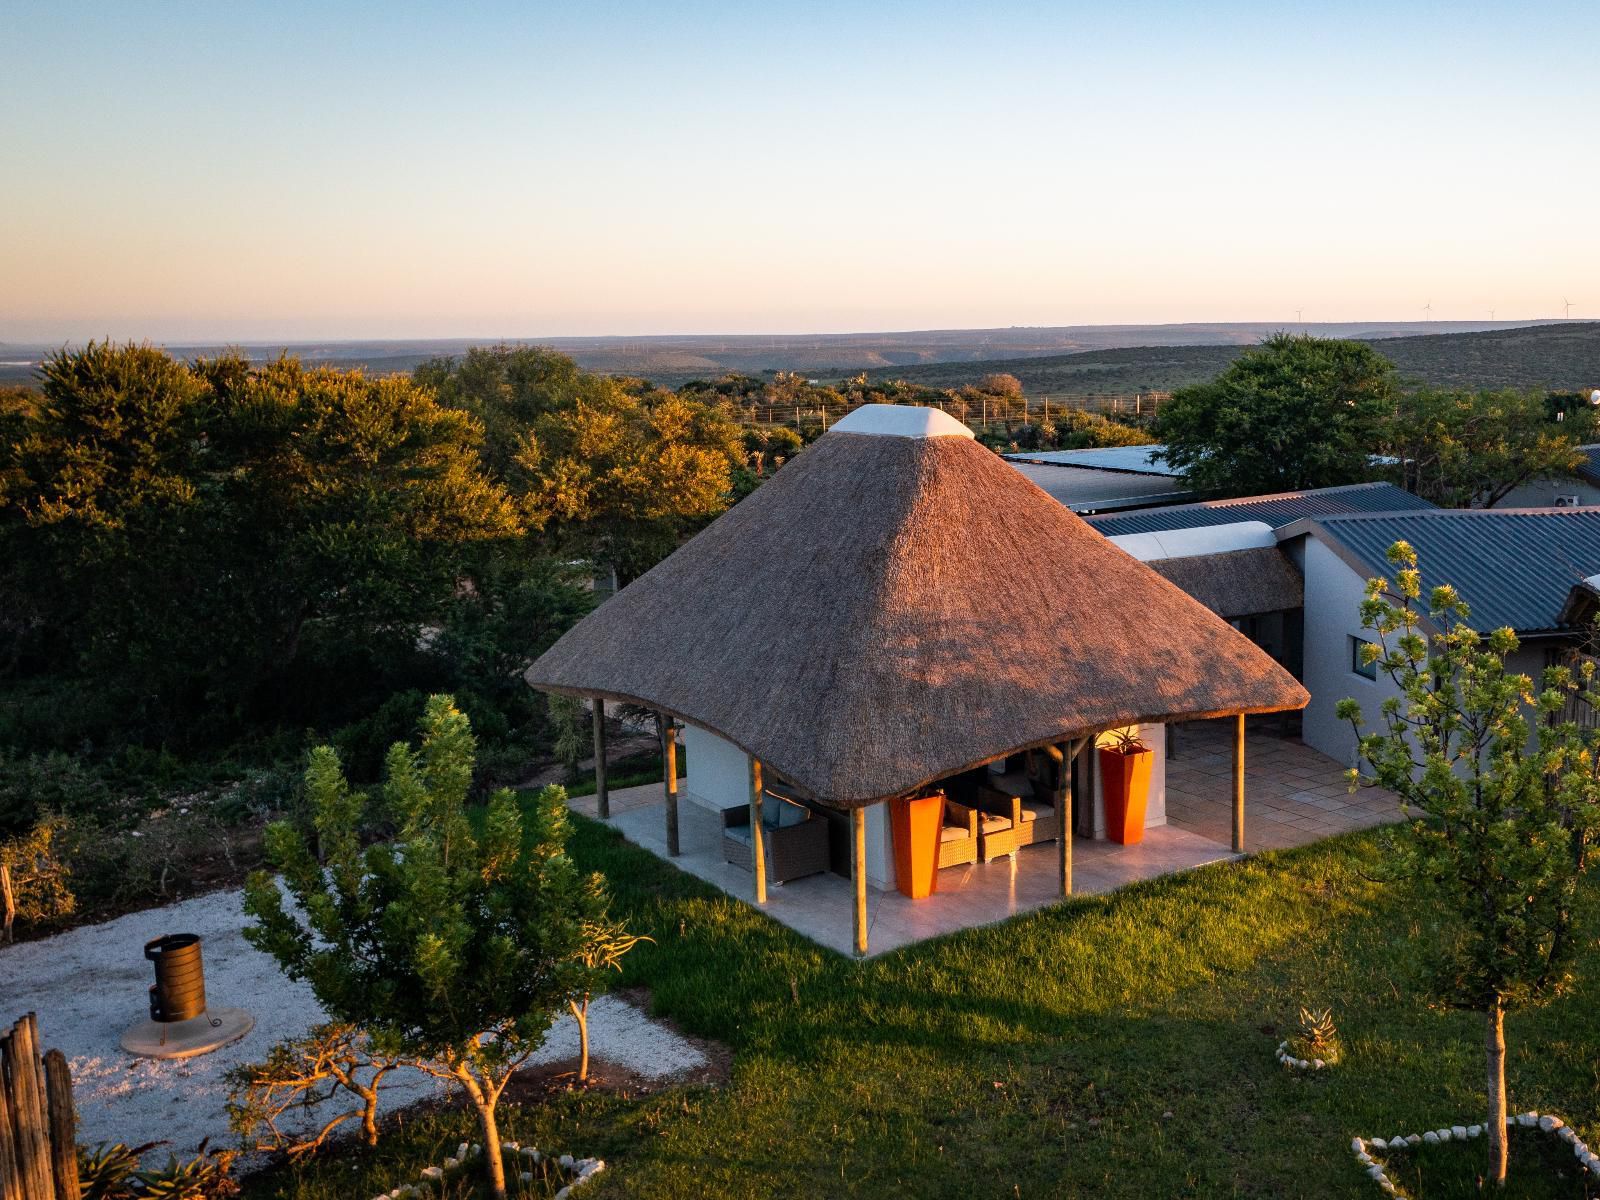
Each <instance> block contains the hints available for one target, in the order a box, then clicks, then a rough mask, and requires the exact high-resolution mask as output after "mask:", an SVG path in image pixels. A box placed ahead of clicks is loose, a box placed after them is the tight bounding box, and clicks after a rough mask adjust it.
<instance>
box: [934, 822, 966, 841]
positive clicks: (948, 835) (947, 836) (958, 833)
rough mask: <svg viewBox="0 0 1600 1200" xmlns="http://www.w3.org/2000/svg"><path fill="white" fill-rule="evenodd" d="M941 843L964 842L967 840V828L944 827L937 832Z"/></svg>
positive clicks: (958, 826) (959, 826)
mask: <svg viewBox="0 0 1600 1200" xmlns="http://www.w3.org/2000/svg"><path fill="white" fill-rule="evenodd" d="M939 840H940V841H941V842H964V841H966V840H967V827H966V826H965V825H946V826H945V827H944V828H942V829H940V830H939Z"/></svg>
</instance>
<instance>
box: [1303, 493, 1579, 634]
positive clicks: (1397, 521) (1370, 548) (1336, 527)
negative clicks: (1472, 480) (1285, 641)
mask: <svg viewBox="0 0 1600 1200" xmlns="http://www.w3.org/2000/svg"><path fill="white" fill-rule="evenodd" d="M1319 530H1320V531H1321V533H1322V535H1324V536H1325V537H1326V538H1327V539H1328V540H1329V541H1330V543H1331V544H1332V545H1333V548H1334V550H1335V551H1336V552H1339V553H1340V556H1341V557H1342V558H1344V560H1345V561H1346V562H1348V563H1349V564H1350V566H1351V567H1352V568H1354V569H1355V570H1357V571H1359V572H1360V573H1361V574H1362V575H1364V576H1366V577H1367V578H1372V577H1374V576H1378V575H1388V574H1389V573H1390V566H1389V560H1388V550H1389V547H1390V546H1392V545H1393V544H1394V543H1395V542H1399V541H1405V542H1409V543H1410V544H1411V546H1412V548H1413V549H1415V550H1416V552H1417V565H1418V566H1419V567H1420V568H1421V569H1422V586H1423V595H1424V596H1426V595H1427V593H1428V591H1429V590H1430V589H1431V588H1433V587H1436V586H1438V585H1439V584H1443V583H1448V584H1452V585H1453V586H1454V587H1455V589H1456V590H1457V591H1458V592H1460V593H1461V597H1462V599H1464V600H1465V601H1466V602H1467V604H1468V606H1469V607H1470V608H1471V610H1472V617H1471V622H1472V625H1473V627H1474V628H1477V629H1483V630H1487V629H1498V628H1500V627H1501V626H1505V625H1509V626H1510V627H1511V628H1512V629H1514V630H1516V631H1517V632H1518V633H1519V634H1539V633H1553V632H1560V631H1561V629H1562V625H1561V610H1562V607H1563V606H1564V605H1565V603H1566V601H1567V597H1568V594H1569V593H1570V592H1571V591H1572V587H1573V585H1574V584H1576V583H1579V582H1580V581H1582V580H1583V579H1585V578H1587V577H1589V576H1591V575H1595V574H1597V573H1600V507H1592V508H1523V509H1503V510H1497V509H1477V508H1475V509H1443V508H1440V509H1434V510H1432V511H1431V512H1400V513H1373V514H1347V515H1344V516H1334V517H1321V518H1316V519H1313V520H1307V521H1302V522H1298V523H1296V524H1295V525H1291V526H1289V527H1288V528H1286V529H1283V530H1281V531H1280V532H1279V535H1278V536H1279V537H1280V538H1290V537H1295V536H1298V535H1300V534H1302V533H1311V534H1313V535H1315V534H1316V533H1317V531H1319Z"/></svg>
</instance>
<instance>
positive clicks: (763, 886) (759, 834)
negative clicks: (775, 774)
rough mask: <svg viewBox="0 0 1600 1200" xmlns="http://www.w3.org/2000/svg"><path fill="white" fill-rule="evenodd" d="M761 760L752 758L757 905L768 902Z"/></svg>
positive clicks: (752, 851) (752, 853)
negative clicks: (762, 814)
mask: <svg viewBox="0 0 1600 1200" xmlns="http://www.w3.org/2000/svg"><path fill="white" fill-rule="evenodd" d="M761 791H762V783H761V760H760V759H759V758H756V757H754V756H753V755H752V756H751V758H750V874H751V876H752V877H753V878H754V879H755V887H756V903H757V904H765V903H766V902H767V827H766V826H765V825H763V824H762V823H761Z"/></svg>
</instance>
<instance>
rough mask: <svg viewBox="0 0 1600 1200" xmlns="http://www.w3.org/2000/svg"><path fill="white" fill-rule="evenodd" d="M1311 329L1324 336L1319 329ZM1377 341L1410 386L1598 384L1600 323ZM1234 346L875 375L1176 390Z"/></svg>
mask: <svg viewBox="0 0 1600 1200" xmlns="http://www.w3.org/2000/svg"><path fill="white" fill-rule="evenodd" d="M1314 332H1316V333H1318V334H1319V335H1320V334H1322V330H1320V329H1316V330H1314ZM1358 340H1361V341H1367V342H1370V343H1372V345H1373V346H1374V348H1376V349H1377V350H1378V351H1379V352H1380V353H1381V354H1383V355H1385V356H1386V357H1387V358H1388V359H1389V360H1390V361H1392V362H1393V363H1394V364H1395V366H1396V367H1398V368H1399V370H1400V374H1401V376H1402V377H1403V378H1404V379H1406V380H1407V381H1409V382H1415V383H1425V384H1432V385H1435V386H1438V387H1470V388H1503V387H1539V388H1551V389H1553V390H1574V389H1577V388H1593V387H1600V322H1555V323H1550V324H1542V325H1528V326H1519V327H1516V328H1512V329H1494V330H1474V331H1470V332H1462V333H1430V334H1427V335H1425V336H1410V337H1384V336H1373V335H1371V334H1370V333H1369V334H1368V335H1367V336H1365V337H1362V338H1360V339H1358ZM1241 349H1242V347H1240V346H1238V345H1232V346H1221V345H1208V346H1134V347H1129V348H1124V349H1115V350H1092V351H1088V352H1086V353H1081V354H1062V355H1051V356H1041V357H1029V358H1014V359H994V360H990V361H987V362H983V363H972V362H959V363H955V362H952V363H930V364H928V365H927V366H918V367H907V368H902V369H899V370H890V371H872V372H869V374H870V375H872V376H873V377H875V378H883V379H907V380H910V381H911V382H913V383H919V384H923V385H925V386H927V387H941V388H943V387H961V386H963V385H965V384H970V383H976V382H977V381H978V380H979V379H980V378H981V377H982V376H984V375H988V374H991V373H993V372H1004V373H1007V374H1011V375H1015V376H1016V377H1017V378H1018V379H1020V380H1022V385H1023V387H1025V388H1026V389H1027V390H1028V392H1030V393H1032V394H1034V395H1039V394H1052V393H1086V394H1090V395H1126V394H1129V393H1132V392H1170V391H1172V390H1174V389H1175V388H1180V387H1183V386H1185V385H1186V384H1191V383H1203V382H1205V381H1206V380H1208V379H1212V378H1214V377H1215V376H1216V375H1217V374H1218V372H1220V371H1222V370H1223V369H1224V368H1225V367H1226V366H1227V365H1228V364H1229V363H1230V362H1232V361H1233V360H1234V358H1235V357H1236V356H1237V355H1238V354H1239V352H1240V350H1241Z"/></svg>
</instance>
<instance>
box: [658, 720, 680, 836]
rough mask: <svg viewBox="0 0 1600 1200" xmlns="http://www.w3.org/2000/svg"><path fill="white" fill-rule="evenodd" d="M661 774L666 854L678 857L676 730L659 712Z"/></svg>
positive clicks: (670, 721)
mask: <svg viewBox="0 0 1600 1200" xmlns="http://www.w3.org/2000/svg"><path fill="white" fill-rule="evenodd" d="M661 774H662V776H663V781H662V782H663V785H664V787H665V789H666V797H667V854H668V855H670V856H671V857H673V858H677V857H678V732H677V730H676V729H674V728H673V727H672V718H671V717H669V716H667V714H666V713H662V714H661Z"/></svg>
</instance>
